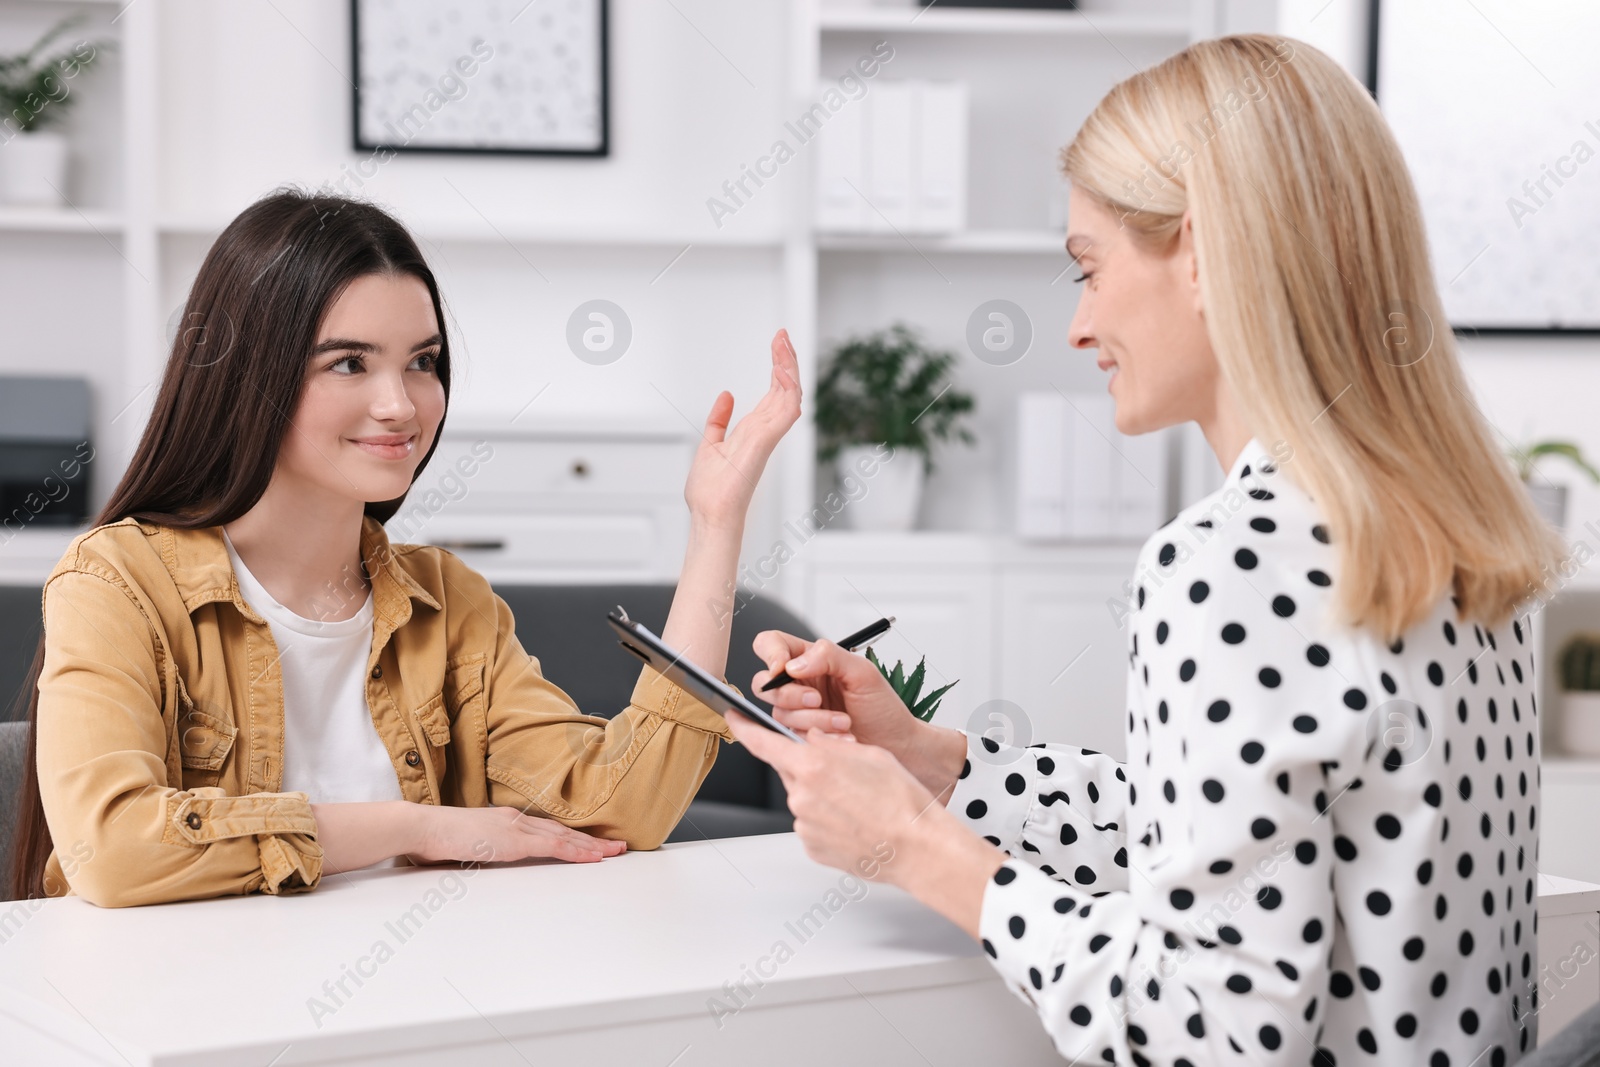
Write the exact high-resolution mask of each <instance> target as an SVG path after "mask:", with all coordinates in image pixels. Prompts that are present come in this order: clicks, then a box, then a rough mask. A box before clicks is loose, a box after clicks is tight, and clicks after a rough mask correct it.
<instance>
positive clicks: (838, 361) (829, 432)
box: [816, 322, 977, 470]
mask: <svg viewBox="0 0 1600 1067" xmlns="http://www.w3.org/2000/svg"><path fill="white" fill-rule="evenodd" d="M955 364H956V356H955V354H954V353H952V352H942V351H934V350H932V349H929V348H927V347H925V346H924V345H923V344H922V341H921V340H920V339H919V338H918V336H917V334H916V333H915V332H914V331H912V330H911V329H910V327H908V326H906V325H905V324H904V323H899V322H897V323H895V324H894V325H893V326H891V327H890V328H889V329H888V330H880V331H878V332H877V333H873V334H869V335H867V336H866V337H852V338H850V339H849V340H847V341H845V342H844V343H843V344H841V345H839V346H838V347H837V348H835V349H834V350H833V352H832V353H831V355H830V357H829V362H828V365H827V367H826V369H824V371H823V373H822V375H821V378H820V379H819V381H818V383H817V400H816V404H817V407H816V424H817V445H818V447H817V456H818V458H819V459H820V460H823V461H825V462H826V461H831V460H833V459H834V457H836V456H837V455H838V454H839V450H840V449H841V448H844V447H847V446H849V445H872V444H887V445H890V446H892V447H894V448H896V449H900V448H906V449H910V450H912V451H914V452H919V453H921V454H922V457H923V462H924V463H925V464H926V465H927V467H928V469H929V470H932V468H933V464H932V460H931V458H930V457H931V455H932V450H933V446H934V445H935V444H936V443H940V442H946V441H960V442H962V443H964V444H969V445H970V444H974V443H976V441H977V438H975V437H974V436H973V435H972V433H971V431H970V430H968V429H967V428H966V426H965V425H964V424H963V423H964V421H965V418H966V416H968V415H969V414H970V413H971V412H972V410H973V409H974V407H975V406H976V401H975V400H974V399H973V397H972V395H971V394H970V393H966V392H962V391H961V390H958V389H956V388H955V387H954V386H953V385H952V384H951V383H950V381H949V378H950V372H951V370H952V369H953V368H954V367H955Z"/></svg>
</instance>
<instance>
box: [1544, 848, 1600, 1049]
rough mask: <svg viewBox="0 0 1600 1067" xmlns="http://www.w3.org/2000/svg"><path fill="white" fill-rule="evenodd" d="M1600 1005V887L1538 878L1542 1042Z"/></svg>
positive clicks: (1558, 878) (1548, 876)
mask: <svg viewBox="0 0 1600 1067" xmlns="http://www.w3.org/2000/svg"><path fill="white" fill-rule="evenodd" d="M1597 1002H1600V885H1595V884H1594V883H1592V882H1580V881H1578V880H1577V879H1576V878H1563V877H1561V876H1560V875H1555V874H1541V875H1539V1043H1540V1044H1541V1045H1542V1044H1544V1043H1545V1042H1546V1041H1548V1040H1549V1039H1550V1038H1551V1037H1552V1036H1553V1035H1554V1034H1555V1033H1556V1032H1557V1031H1559V1030H1560V1029H1561V1028H1562V1027H1563V1026H1566V1025H1567V1024H1568V1023H1569V1022H1571V1021H1572V1020H1573V1019H1574V1018H1576V1017H1577V1016H1579V1015H1581V1014H1583V1011H1584V1009H1586V1008H1588V1007H1589V1005H1591V1004H1594V1003H1597Z"/></svg>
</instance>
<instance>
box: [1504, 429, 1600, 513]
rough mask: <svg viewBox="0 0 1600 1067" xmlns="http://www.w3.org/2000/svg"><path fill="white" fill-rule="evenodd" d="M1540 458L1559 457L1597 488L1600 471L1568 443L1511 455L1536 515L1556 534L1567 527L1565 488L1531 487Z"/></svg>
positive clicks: (1540, 445)
mask: <svg viewBox="0 0 1600 1067" xmlns="http://www.w3.org/2000/svg"><path fill="white" fill-rule="evenodd" d="M1541 456H1560V457H1562V458H1563V459H1566V460H1568V461H1570V462H1571V463H1572V465H1573V466H1575V467H1577V468H1578V469H1579V470H1581V471H1583V473H1585V474H1587V475H1588V476H1589V478H1590V480H1591V481H1593V482H1594V483H1595V484H1597V485H1600V471H1597V470H1595V469H1594V467H1593V466H1592V465H1591V464H1590V463H1589V461H1588V460H1587V459H1585V458H1584V456H1583V452H1582V451H1580V450H1579V448H1578V446H1577V445H1575V444H1573V443H1572V442H1571V441H1537V442H1535V443H1533V444H1531V445H1529V446H1528V447H1527V448H1524V449H1522V450H1521V451H1518V452H1514V453H1512V459H1513V460H1515V462H1516V464H1517V477H1519V478H1521V479H1522V484H1523V485H1525V486H1527V487H1528V495H1529V496H1531V497H1533V505H1534V507H1536V508H1538V509H1539V514H1540V515H1543V516H1544V518H1545V521H1546V522H1548V523H1550V524H1551V525H1552V526H1554V527H1555V528H1556V529H1558V530H1559V529H1561V528H1562V527H1564V526H1565V525H1566V524H1567V487H1566V486H1564V485H1551V484H1549V483H1548V482H1547V483H1545V484H1544V485H1534V484H1533V474H1534V465H1535V462H1536V461H1537V460H1538V459H1539V458H1540V457H1541Z"/></svg>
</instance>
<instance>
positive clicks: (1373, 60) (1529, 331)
mask: <svg viewBox="0 0 1600 1067" xmlns="http://www.w3.org/2000/svg"><path fill="white" fill-rule="evenodd" d="M1382 8H1383V0H1367V70H1366V77H1365V79H1364V81H1365V83H1366V86H1367V92H1369V93H1371V94H1372V99H1373V100H1374V101H1377V100H1378V99H1379V97H1378V55H1379V52H1380V50H1381V49H1382V45H1383V42H1382V36H1383V31H1382V18H1381V15H1382V13H1383V12H1382ZM1450 331H1451V332H1452V333H1453V334H1455V335H1456V336H1457V337H1600V325H1595V326H1533V325H1528V326H1465V325H1455V324H1453V323H1452V324H1451V326H1450Z"/></svg>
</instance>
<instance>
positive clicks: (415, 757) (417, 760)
mask: <svg viewBox="0 0 1600 1067" xmlns="http://www.w3.org/2000/svg"><path fill="white" fill-rule="evenodd" d="M406 763H407V764H408V765H410V766H412V767H420V766H421V765H422V756H420V755H419V754H418V753H417V750H416V749H412V750H411V751H410V752H407V753H406Z"/></svg>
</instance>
